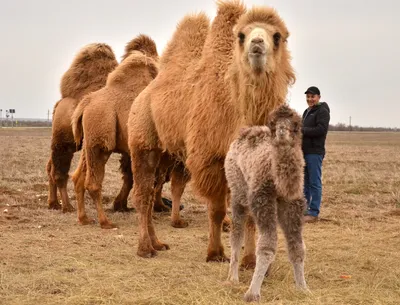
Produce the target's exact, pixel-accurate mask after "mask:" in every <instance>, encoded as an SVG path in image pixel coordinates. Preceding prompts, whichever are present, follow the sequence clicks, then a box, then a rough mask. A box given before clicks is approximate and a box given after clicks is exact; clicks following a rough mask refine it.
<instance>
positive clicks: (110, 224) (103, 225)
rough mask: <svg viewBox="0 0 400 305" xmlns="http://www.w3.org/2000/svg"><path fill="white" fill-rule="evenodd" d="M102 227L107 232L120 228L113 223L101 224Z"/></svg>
mask: <svg viewBox="0 0 400 305" xmlns="http://www.w3.org/2000/svg"><path fill="white" fill-rule="evenodd" d="M100 227H101V228H102V229H106V230H110V229H116V228H118V227H117V225H115V224H113V223H111V222H105V223H100Z"/></svg>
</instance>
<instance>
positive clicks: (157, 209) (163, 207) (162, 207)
mask: <svg viewBox="0 0 400 305" xmlns="http://www.w3.org/2000/svg"><path fill="white" fill-rule="evenodd" d="M169 211H171V209H170V208H169V207H168V206H166V205H165V204H163V203H155V204H154V212H159V213H160V212H169Z"/></svg>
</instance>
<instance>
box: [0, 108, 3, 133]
mask: <svg viewBox="0 0 400 305" xmlns="http://www.w3.org/2000/svg"><path fill="white" fill-rule="evenodd" d="M0 128H3V109H0Z"/></svg>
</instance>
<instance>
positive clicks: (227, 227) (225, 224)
mask: <svg viewBox="0 0 400 305" xmlns="http://www.w3.org/2000/svg"><path fill="white" fill-rule="evenodd" d="M229 207H230V191H229V189H228V194H227V196H226V208H227V209H228V208H229ZM231 226H232V221H231V219H230V218H229V216H228V214H226V215H225V218H224V220H223V221H222V231H224V232H229V230H230V228H231Z"/></svg>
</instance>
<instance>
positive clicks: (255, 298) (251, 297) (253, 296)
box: [243, 290, 260, 302]
mask: <svg viewBox="0 0 400 305" xmlns="http://www.w3.org/2000/svg"><path fill="white" fill-rule="evenodd" d="M243 299H244V300H245V301H246V302H260V294H258V293H253V292H251V291H250V290H249V291H247V292H246V294H245V295H244V298H243Z"/></svg>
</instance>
